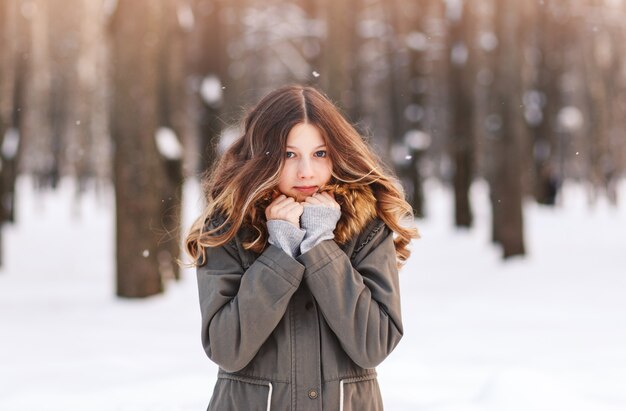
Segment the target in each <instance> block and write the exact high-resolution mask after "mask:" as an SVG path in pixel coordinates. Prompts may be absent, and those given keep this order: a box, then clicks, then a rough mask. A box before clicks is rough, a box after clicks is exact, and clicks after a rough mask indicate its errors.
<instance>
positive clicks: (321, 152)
mask: <svg viewBox="0 0 626 411" xmlns="http://www.w3.org/2000/svg"><path fill="white" fill-rule="evenodd" d="M315 157H320V158H323V157H326V151H325V150H320V151H316V152H315Z"/></svg>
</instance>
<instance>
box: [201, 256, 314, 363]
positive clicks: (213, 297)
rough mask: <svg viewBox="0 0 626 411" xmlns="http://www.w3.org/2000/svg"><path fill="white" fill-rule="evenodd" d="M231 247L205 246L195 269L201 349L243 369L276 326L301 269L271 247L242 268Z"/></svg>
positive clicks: (210, 356) (295, 288)
mask: <svg viewBox="0 0 626 411" xmlns="http://www.w3.org/2000/svg"><path fill="white" fill-rule="evenodd" d="M234 248H235V247H233V246H232V245H231V244H226V245H224V246H221V247H209V248H206V260H205V261H206V263H205V264H204V265H202V266H199V267H198V268H197V277H198V292H199V294H200V310H201V315H202V345H203V346H204V350H205V351H206V353H207V355H208V356H209V358H210V359H211V360H213V361H214V362H215V363H216V364H217V365H219V366H220V367H221V368H222V369H224V370H226V371H229V372H234V371H239V370H241V369H242V368H244V367H245V366H246V365H247V364H248V363H249V362H250V361H251V360H252V359H253V358H254V356H255V355H256V353H257V352H258V351H259V349H260V348H261V345H262V344H263V343H264V342H265V340H266V339H267V338H268V337H269V336H270V334H271V333H272V331H273V330H274V329H275V328H276V326H277V325H278V323H279V321H280V320H281V318H282V317H283V315H284V314H285V311H286V309H287V305H288V304H289V300H290V299H291V296H292V295H293V293H294V292H295V291H296V290H297V288H298V286H299V285H300V282H301V280H302V276H303V274H304V267H303V266H302V265H301V264H300V263H299V262H297V261H296V260H294V259H293V258H292V257H289V256H288V255H287V254H285V252H284V251H282V250H281V249H279V248H277V247H275V246H273V245H271V246H269V247H268V248H267V249H265V251H264V252H263V253H262V254H261V255H260V256H259V257H258V258H257V259H256V260H255V261H254V263H253V264H252V265H251V266H250V267H248V269H247V270H245V272H244V269H243V267H242V265H241V263H240V261H239V258H238V255H237V252H236V250H235V249H234Z"/></svg>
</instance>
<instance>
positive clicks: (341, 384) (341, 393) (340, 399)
mask: <svg viewBox="0 0 626 411" xmlns="http://www.w3.org/2000/svg"><path fill="white" fill-rule="evenodd" d="M343 381H344V380H341V381H339V411H343Z"/></svg>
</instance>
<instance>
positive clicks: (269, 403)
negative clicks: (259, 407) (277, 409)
mask: <svg viewBox="0 0 626 411" xmlns="http://www.w3.org/2000/svg"><path fill="white" fill-rule="evenodd" d="M267 385H269V387H270V391H269V392H268V393H267V411H270V409H271V406H272V383H271V382H268V383H267Z"/></svg>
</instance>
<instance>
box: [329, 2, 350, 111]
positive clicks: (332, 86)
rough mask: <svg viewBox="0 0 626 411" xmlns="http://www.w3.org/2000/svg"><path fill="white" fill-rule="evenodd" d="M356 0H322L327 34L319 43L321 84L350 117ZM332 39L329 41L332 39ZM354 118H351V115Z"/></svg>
mask: <svg viewBox="0 0 626 411" xmlns="http://www.w3.org/2000/svg"><path fill="white" fill-rule="evenodd" d="M357 1H358V0H344V1H336V0H324V10H325V11H326V16H325V17H326V37H325V39H324V41H323V44H322V65H323V68H322V71H321V73H320V84H321V85H322V88H323V89H324V91H325V92H326V94H327V95H328V96H329V97H330V99H331V100H332V101H333V102H335V103H337V104H338V105H339V106H340V107H341V108H342V109H343V110H344V112H345V113H347V114H348V116H349V117H353V114H354V113H353V111H352V109H353V107H355V101H354V98H353V94H352V91H353V82H352V76H353V72H352V69H353V66H354V60H355V58H354V54H355V53H356V50H354V47H353V45H354V42H355V40H354V37H355V32H354V31H355V20H356V19H355V15H356V14H357V10H358V8H357V7H355V4H354V3H355V2H357ZM331 41H332V42H331ZM352 120H354V118H352Z"/></svg>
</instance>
